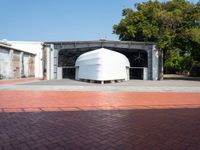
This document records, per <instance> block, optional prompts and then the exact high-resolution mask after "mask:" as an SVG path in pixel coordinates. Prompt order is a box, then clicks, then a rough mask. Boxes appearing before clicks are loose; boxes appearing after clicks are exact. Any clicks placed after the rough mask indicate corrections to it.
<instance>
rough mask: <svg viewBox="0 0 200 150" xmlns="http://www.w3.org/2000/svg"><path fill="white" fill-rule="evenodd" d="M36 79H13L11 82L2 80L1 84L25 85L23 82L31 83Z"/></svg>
mask: <svg viewBox="0 0 200 150" xmlns="http://www.w3.org/2000/svg"><path fill="white" fill-rule="evenodd" d="M34 80H35V78H22V79H11V80H0V85H1V84H15V83H23V82H30V81H34Z"/></svg>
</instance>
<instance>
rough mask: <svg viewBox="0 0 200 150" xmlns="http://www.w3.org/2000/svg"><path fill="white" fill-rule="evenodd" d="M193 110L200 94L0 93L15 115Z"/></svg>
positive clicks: (2, 103)
mask: <svg viewBox="0 0 200 150" xmlns="http://www.w3.org/2000/svg"><path fill="white" fill-rule="evenodd" d="M194 107H200V93H175V92H69V91H42V92H40V91H0V108H3V109H4V111H13V112H15V111H41V110H44V111H61V110H68V109H69V110H96V109H132V108H135V109H148V108H194ZM2 111H3V110H2Z"/></svg>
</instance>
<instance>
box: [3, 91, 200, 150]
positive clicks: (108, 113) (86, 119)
mask: <svg viewBox="0 0 200 150" xmlns="http://www.w3.org/2000/svg"><path fill="white" fill-rule="evenodd" d="M199 106H200V93H163V92H160V93H159V92H158V93H155V92H66V91H62V92H61V91H45V92H44V91H43V92H39V91H0V108H1V112H0V149H2V150H26V149H27V150H55V149H60V150H79V149H80V150H108V149H109V150H124V149H126V150H144V149H148V150H151V149H152V150H159V149H162V150H168V149H170V150H179V149H180V150H182V149H185V150H199V149H200V142H199V140H200V108H199ZM194 107H196V108H194ZM155 108H156V109H155ZM163 108H164V109H163ZM171 108H173V109H171ZM177 108H179V109H177ZM121 109H123V110H121Z"/></svg>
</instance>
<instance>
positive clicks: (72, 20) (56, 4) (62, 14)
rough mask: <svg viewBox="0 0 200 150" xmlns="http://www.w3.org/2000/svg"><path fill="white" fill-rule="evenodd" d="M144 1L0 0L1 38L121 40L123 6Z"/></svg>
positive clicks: (25, 39) (129, 6)
mask: <svg viewBox="0 0 200 150" xmlns="http://www.w3.org/2000/svg"><path fill="white" fill-rule="evenodd" d="M143 1H146V0H140V1H136V0H0V5H1V9H0V18H1V22H0V39H7V40H24V41H28V40H31V41H60V40H70V41H71V40H98V39H100V38H106V39H108V40H118V37H117V36H116V35H114V34H112V26H113V25H114V24H117V23H118V22H119V21H120V19H121V18H122V15H121V13H122V9H123V8H133V7H134V3H135V2H143ZM197 1H198V0H191V2H194V3H196V2H197Z"/></svg>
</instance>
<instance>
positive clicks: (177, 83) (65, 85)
mask: <svg viewBox="0 0 200 150" xmlns="http://www.w3.org/2000/svg"><path fill="white" fill-rule="evenodd" d="M0 90H31V91H32V90H36V91H37V90H44V91H48V90H56V91H129V92H134V91H135V92H200V81H185V80H162V81H143V80H130V81H127V82H121V83H111V84H104V85H101V84H95V83H86V82H80V81H75V80H69V79H65V80H51V81H38V80H36V81H31V82H25V83H17V84H4V85H0Z"/></svg>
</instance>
